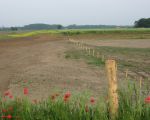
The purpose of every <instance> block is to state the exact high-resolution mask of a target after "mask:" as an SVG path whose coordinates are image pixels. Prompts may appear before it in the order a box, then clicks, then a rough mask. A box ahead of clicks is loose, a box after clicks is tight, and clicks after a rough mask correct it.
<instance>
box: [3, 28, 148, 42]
mask: <svg viewBox="0 0 150 120" xmlns="http://www.w3.org/2000/svg"><path fill="white" fill-rule="evenodd" d="M149 32H150V29H148V28H147V29H145V28H140V29H137V28H136V29H134V28H132V29H131V28H130V29H95V30H84V29H83V30H41V31H27V32H24V31H18V32H9V33H8V34H7V32H6V33H5V34H0V39H6V38H7V39H8V38H16V37H30V36H34V35H38V34H62V35H65V36H66V35H69V36H73V37H76V36H77V37H81V38H82V37H83V36H84V35H90V36H91V35H93V34H94V35H95V34H98V35H101V36H103V37H104V38H112V36H113V38H119V37H120V38H132V39H146V38H147V39H148V38H150V35H149ZM79 35H81V36H79Z"/></svg>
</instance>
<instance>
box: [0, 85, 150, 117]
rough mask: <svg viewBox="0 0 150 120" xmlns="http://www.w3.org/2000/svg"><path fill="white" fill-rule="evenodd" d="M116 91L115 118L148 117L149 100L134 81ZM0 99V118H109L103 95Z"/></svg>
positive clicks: (149, 112) (72, 94) (107, 106)
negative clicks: (117, 96)
mask: <svg viewBox="0 0 150 120" xmlns="http://www.w3.org/2000/svg"><path fill="white" fill-rule="evenodd" d="M118 93H119V110H118V116H117V117H116V119H115V120H149V119H150V100H149V101H146V102H145V96H144V95H143V94H141V93H140V89H139V88H138V86H137V85H136V84H135V83H128V86H127V87H124V88H121V89H119V90H118ZM106 96H107V95H106ZM85 98H86V99H85ZM3 99H4V98H1V99H0V117H1V118H0V119H2V120H4V119H8V118H7V117H10V116H8V115H11V117H12V118H11V119H12V120H17V119H18V120H111V119H110V116H109V104H108V101H107V98H106V99H101V97H97V98H90V97H89V98H88V97H86V95H85V94H83V95H81V94H79V95H75V94H74V93H71V94H70V96H69V97H68V98H67V100H65V95H64V94H62V95H59V96H58V95H56V96H52V97H50V98H49V99H47V100H46V101H41V102H37V101H34V102H31V101H29V100H28V99H27V96H26V97H25V98H23V99H20V98H16V99H14V100H9V99H8V100H7V101H4V100H3ZM91 99H93V100H91ZM2 117H4V118H2Z"/></svg>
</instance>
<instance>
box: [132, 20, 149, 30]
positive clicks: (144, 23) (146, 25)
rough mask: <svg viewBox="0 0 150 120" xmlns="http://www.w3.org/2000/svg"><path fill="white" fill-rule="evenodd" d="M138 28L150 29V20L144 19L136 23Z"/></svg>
mask: <svg viewBox="0 0 150 120" xmlns="http://www.w3.org/2000/svg"><path fill="white" fill-rule="evenodd" d="M134 25H135V27H137V28H150V18H142V19H140V20H138V21H135V23H134Z"/></svg>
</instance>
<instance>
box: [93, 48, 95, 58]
mask: <svg viewBox="0 0 150 120" xmlns="http://www.w3.org/2000/svg"><path fill="white" fill-rule="evenodd" d="M94 56H95V50H94V49H93V57H94Z"/></svg>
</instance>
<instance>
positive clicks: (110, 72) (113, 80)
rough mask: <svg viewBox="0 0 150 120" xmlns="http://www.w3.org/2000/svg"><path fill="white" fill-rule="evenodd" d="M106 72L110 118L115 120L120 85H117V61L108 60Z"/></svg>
mask: <svg viewBox="0 0 150 120" xmlns="http://www.w3.org/2000/svg"><path fill="white" fill-rule="evenodd" d="M106 70H107V76H108V87H109V88H108V89H109V90H108V99H109V112H110V117H111V119H112V120H114V119H115V118H116V117H117V114H118V107H119V104H118V93H117V89H118V85H117V65H116V61H115V60H106Z"/></svg>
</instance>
